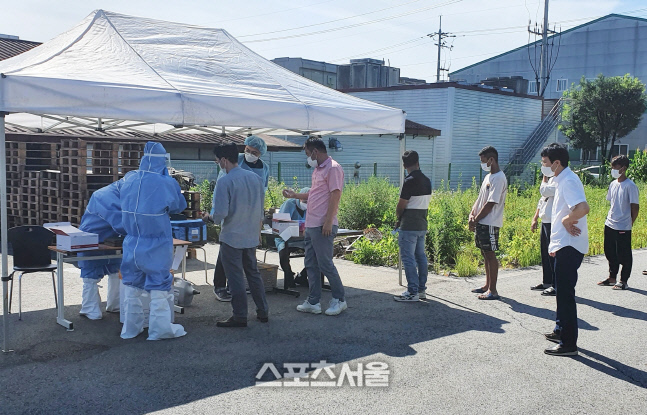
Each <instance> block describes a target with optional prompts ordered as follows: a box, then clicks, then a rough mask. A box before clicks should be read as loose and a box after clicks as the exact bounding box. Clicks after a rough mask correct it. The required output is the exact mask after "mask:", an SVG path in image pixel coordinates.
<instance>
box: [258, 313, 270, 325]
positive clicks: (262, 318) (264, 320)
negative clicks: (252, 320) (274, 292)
mask: <svg viewBox="0 0 647 415" xmlns="http://www.w3.org/2000/svg"><path fill="white" fill-rule="evenodd" d="M256 320H258V321H260V322H261V323H267V322H268V321H270V319H269V317H261V316H258V315H257V316H256Z"/></svg>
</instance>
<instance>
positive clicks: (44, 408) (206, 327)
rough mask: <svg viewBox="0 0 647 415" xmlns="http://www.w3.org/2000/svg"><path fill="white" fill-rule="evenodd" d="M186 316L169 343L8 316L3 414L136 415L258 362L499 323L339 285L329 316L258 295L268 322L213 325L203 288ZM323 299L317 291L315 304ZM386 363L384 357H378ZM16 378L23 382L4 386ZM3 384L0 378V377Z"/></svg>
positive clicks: (338, 356) (348, 354)
mask: <svg viewBox="0 0 647 415" xmlns="http://www.w3.org/2000/svg"><path fill="white" fill-rule="evenodd" d="M199 289H200V291H201V292H202V293H204V294H201V295H199V296H197V297H196V299H195V300H194V306H193V307H191V308H190V309H187V313H186V314H185V315H182V316H178V317H177V322H178V323H181V324H183V325H184V327H185V328H186V330H187V332H188V335H187V336H185V337H183V338H180V339H175V340H166V341H158V342H148V341H146V335H145V333H143V334H142V335H140V336H139V337H138V338H136V339H133V340H129V341H125V340H121V339H120V338H119V332H120V329H121V326H120V324H119V315H118V314H107V315H106V314H104V319H103V320H100V321H89V320H86V319H84V318H81V317H79V316H78V311H79V306H70V307H66V317H67V318H68V319H71V320H72V321H73V322H74V327H75V331H74V332H66V331H65V330H64V329H63V328H62V327H60V326H58V325H56V324H55V322H54V317H55V310H54V309H48V310H41V311H35V312H27V313H23V321H20V322H18V321H17V315H15V314H14V315H11V318H10V320H11V326H9V327H10V328H11V332H12V336H11V338H12V347H14V348H15V349H16V352H15V353H13V354H9V355H3V356H0V365H1V369H0V375H1V376H2V379H3V380H2V381H1V382H0V384H4V385H3V386H4V387H3V389H5V390H9V389H12V390H13V391H12V392H11V393H8V394H5V396H4V398H3V407H4V411H6V412H5V413H9V412H27V413H29V412H31V413H34V412H39V413H56V412H68V413H70V412H71V413H88V412H96V411H98V410H101V411H102V412H107V413H109V412H111V411H118V412H120V413H124V412H126V413H142V414H143V413H146V412H150V411H155V410H160V409H164V408H172V407H175V406H178V405H182V404H186V403H189V402H193V401H195V400H199V399H203V398H206V397H210V396H215V395H219V394H222V393H225V392H229V391H233V390H237V389H241V388H246V387H249V386H252V385H254V384H255V381H256V379H255V376H256V375H257V373H258V372H259V370H260V369H261V367H262V365H263V364H264V363H268V362H271V363H274V364H275V365H276V367H277V368H279V367H283V364H284V363H303V362H307V363H310V362H319V361H321V360H326V361H327V362H332V363H343V362H346V361H349V360H352V359H361V358H364V357H367V356H371V355H374V354H376V353H383V354H386V355H388V356H408V355H414V354H416V350H415V349H414V347H412V346H414V345H415V344H417V343H421V342H426V341H430V340H433V339H436V338H440V337H445V336H451V335H453V334H457V333H461V332H466V331H473V330H474V331H482V332H490V333H503V332H504V331H503V329H502V325H503V324H505V323H507V322H506V321H504V320H501V319H498V318H494V317H491V316H488V315H486V314H483V313H479V312H475V311H473V310H470V309H467V308H464V307H461V306H458V305H454V304H453V303H448V302H443V301H437V299H435V298H434V299H431V300H428V301H426V302H421V303H418V304H401V303H396V302H394V301H393V300H392V299H391V296H390V295H387V294H384V293H380V292H374V291H367V290H360V289H353V288H347V294H346V295H347V299H348V303H349V305H350V308H349V309H348V310H347V311H346V312H345V313H344V314H342V315H340V316H338V317H328V316H324V315H310V314H301V313H298V312H297V311H296V310H295V306H296V305H297V304H299V303H300V302H302V301H303V300H304V298H305V294H306V291H305V289H303V288H301V289H300V291H301V292H302V295H301V297H300V298H299V299H295V298H294V297H290V296H286V295H281V294H268V301H269V304H270V307H271V311H270V323H269V324H262V323H259V322H257V321H256V320H252V317H253V312H254V309H253V305H252V302H251V298H250V323H249V327H248V328H246V329H220V328H216V327H215V320H216V319H222V318H225V317H228V316H229V315H230V313H231V309H230V306H229V304H224V303H218V302H216V301H215V300H214V297H213V295H212V294H211V293H210V290H211V287H209V286H200V287H199ZM329 298H330V294H329V293H324V302H325V303H327V301H328V299H329ZM386 360H387V361H388V358H387V359H386ZM12 379H13V380H16V379H20V382H21V383H22V384H23V385H29V387H24V388H19V390H16V389H15V388H10V386H9V383H12V382H13V380H12ZM5 382H6V383H5Z"/></svg>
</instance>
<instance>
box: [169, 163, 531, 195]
mask: <svg viewBox="0 0 647 415" xmlns="http://www.w3.org/2000/svg"><path fill="white" fill-rule="evenodd" d="M172 166H173V167H174V168H176V169H181V170H186V171H189V172H191V173H193V174H194V175H195V177H196V183H200V182H202V181H204V180H209V181H213V180H216V179H217V177H218V172H219V170H220V169H219V168H218V165H217V164H216V163H214V162H212V161H191V160H173V161H172ZM341 166H342V167H343V169H344V177H345V180H346V182H347V183H359V182H362V181H365V180H368V179H369V178H370V177H380V178H386V179H388V180H389V182H390V183H391V184H393V185H395V186H398V185H399V184H400V172H401V171H403V168H402V165H401V164H395V163H391V164H389V163H368V164H362V165H360V166H356V165H354V164H341ZM539 168H540V166H539V164H537V163H528V164H523V165H516V166H515V168H514V169H512V170H511V171H510V174H509V175H508V182H509V183H510V184H516V185H519V186H524V185H534V184H535V183H536V181H537V177H538V173H539ZM420 170H421V171H422V172H423V173H424V174H425V176H427V177H429V178H430V179H431V180H432V186H433V188H435V189H436V188H439V187H441V186H442V187H448V188H450V189H457V188H467V187H470V186H472V184H473V183H476V184H477V185H478V184H480V183H481V182H482V181H483V178H484V177H485V175H486V174H487V172H484V171H483V170H482V169H481V166H480V164H479V163H447V164H421V165H420ZM270 176H272V177H274V178H275V179H276V180H277V181H279V182H283V183H285V184H286V185H287V186H290V187H294V188H301V187H306V186H310V185H311V184H312V168H311V167H309V166H308V165H307V164H305V163H287V162H278V163H274V164H272V165H271V166H270Z"/></svg>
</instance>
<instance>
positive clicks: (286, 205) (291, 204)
mask: <svg viewBox="0 0 647 415" xmlns="http://www.w3.org/2000/svg"><path fill="white" fill-rule="evenodd" d="M309 191H310V188H309V187H304V188H303V189H301V190H300V191H299V193H308V192H309ZM307 209H308V205H307V203H306V202H305V201H302V200H298V199H288V200H286V201H285V202H283V204H282V205H281V208H280V209H279V213H288V214H289V215H290V219H292V220H305V219H306V210H307ZM274 244H275V245H276V250H277V251H279V261H280V264H281V269H283V288H294V287H295V286H296V284H295V281H294V275H295V274H294V272H292V267H291V266H290V253H291V252H295V251H298V250H305V245H304V242H303V240H300V241H295V242H293V241H288V248H287V249H286V247H285V245H286V244H285V241H284V240H283V239H282V238H275V239H274Z"/></svg>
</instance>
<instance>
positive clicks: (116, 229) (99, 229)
mask: <svg viewBox="0 0 647 415" xmlns="http://www.w3.org/2000/svg"><path fill="white" fill-rule="evenodd" d="M124 180H125V179H121V180H118V181H116V182H114V183H112V184H111V185H108V186H106V187H103V188H101V189H99V190H97V191H96V192H94V193H93V194H92V197H90V202H88V207H87V208H86V209H85V213H84V214H83V217H82V218H81V225H80V226H79V229H80V230H82V231H84V232H91V233H96V234H98V235H99V242H100V243H101V242H103V241H105V240H106V239H107V238H111V237H115V236H118V235H126V231H125V230H124V228H123V226H122V223H121V220H122V219H121V202H120V200H119V191H120V188H121V186H122V185H123V183H124ZM78 255H79V256H90V255H98V254H96V253H93V252H79V254H78ZM77 264H78V267H79V268H81V278H91V279H95V280H100V279H101V278H103V277H104V276H105V275H106V274H114V273H116V272H118V271H119V266H120V265H121V260H120V259H105V260H95V261H79V262H78V263H77Z"/></svg>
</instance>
